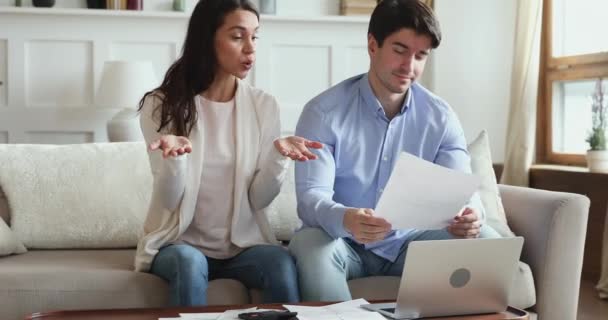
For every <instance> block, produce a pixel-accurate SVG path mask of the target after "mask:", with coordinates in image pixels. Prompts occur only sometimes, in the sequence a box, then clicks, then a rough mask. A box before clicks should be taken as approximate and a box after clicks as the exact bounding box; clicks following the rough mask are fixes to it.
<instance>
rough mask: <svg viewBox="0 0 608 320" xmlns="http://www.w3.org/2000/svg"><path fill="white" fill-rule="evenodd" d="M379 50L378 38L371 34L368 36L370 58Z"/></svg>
mask: <svg viewBox="0 0 608 320" xmlns="http://www.w3.org/2000/svg"><path fill="white" fill-rule="evenodd" d="M377 50H378V41H376V38H374V36H373V35H372V34H371V33H370V34H368V35H367V53H369V55H370V57H371V56H372V55H374V54H375V53H376V51H377Z"/></svg>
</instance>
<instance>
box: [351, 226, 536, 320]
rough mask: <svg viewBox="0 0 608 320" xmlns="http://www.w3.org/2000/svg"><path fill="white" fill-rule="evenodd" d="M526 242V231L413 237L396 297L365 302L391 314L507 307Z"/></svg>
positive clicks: (405, 315) (402, 316) (402, 315)
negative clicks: (477, 236) (474, 236)
mask: <svg viewBox="0 0 608 320" xmlns="http://www.w3.org/2000/svg"><path fill="white" fill-rule="evenodd" d="M523 243H524V239H523V238H522V237H512V238H499V239H466V240H465V239H458V240H432V241H413V242H411V243H410V244H409V247H408V250H407V255H406V259H405V264H404V266H403V274H402V276H401V284H400V286H399V294H398V296H397V302H396V303H378V304H366V305H362V306H361V307H362V308H364V309H367V310H371V311H377V312H379V313H381V314H383V315H385V316H388V317H390V318H393V319H416V318H422V317H441V316H456V315H467V314H483V313H498V312H502V311H505V310H506V309H507V300H508V297H509V291H510V290H511V285H512V283H513V280H514V277H515V272H516V271H517V265H518V262H519V256H520V254H521V249H522V246H523Z"/></svg>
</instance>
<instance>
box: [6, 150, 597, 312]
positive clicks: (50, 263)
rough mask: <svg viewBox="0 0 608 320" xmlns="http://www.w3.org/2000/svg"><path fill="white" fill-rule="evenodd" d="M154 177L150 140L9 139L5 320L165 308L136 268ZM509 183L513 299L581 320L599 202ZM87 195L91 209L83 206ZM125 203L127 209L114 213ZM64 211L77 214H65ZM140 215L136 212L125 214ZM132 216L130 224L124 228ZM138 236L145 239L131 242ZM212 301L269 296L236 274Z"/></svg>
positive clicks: (370, 286) (372, 283) (289, 193)
mask: <svg viewBox="0 0 608 320" xmlns="http://www.w3.org/2000/svg"><path fill="white" fill-rule="evenodd" d="M7 155H10V156H7ZM91 163H94V164H95V165H94V166H93V167H91V166H92V165H91ZM110 169H111V170H110ZM7 170H10V171H7ZM45 177H50V178H48V179H45ZM288 177H289V181H287V182H286V184H285V185H284V188H283V191H282V193H281V194H280V196H279V197H278V198H277V200H276V201H275V203H273V205H272V206H271V208H270V209H269V210H268V215H269V220H270V222H271V225H272V227H273V230H274V231H275V234H276V235H277V238H279V239H281V240H289V238H290V236H291V235H292V234H293V230H294V229H295V228H297V226H298V225H299V220H298V219H297V217H296V213H295V195H294V192H293V177H292V175H291V174H290V175H289V176H288ZM150 183H151V177H150V176H149V165H148V163H147V157H146V155H145V146H144V145H143V143H141V144H139V143H134V144H126V143H125V144H111V145H110V144H99V145H94V146H92V145H88V146H84V145H72V146H18V145H0V190H2V188H3V189H4V193H3V192H1V191H0V216H2V218H3V219H4V220H5V221H6V222H7V223H8V224H9V225H11V224H12V226H11V229H12V232H13V233H15V235H16V237H17V238H19V240H20V241H23V243H24V244H25V246H26V247H27V248H28V252H27V253H23V254H16V255H9V256H4V257H0V319H5V320H14V319H20V318H23V317H24V316H25V315H27V314H30V313H33V312H43V311H50V310H64V309H91V308H96V309H98V308H139V307H161V306H165V305H166V303H167V285H166V283H165V282H164V281H163V280H162V279H160V278H158V277H156V276H154V275H152V274H148V273H137V272H134V271H132V269H133V255H134V246H135V243H136V241H137V236H136V235H137V230H135V231H134V230H131V229H138V228H141V221H142V220H143V216H144V215H145V210H142V208H144V209H145V205H146V203H147V199H148V197H149V189H148V188H147V187H141V186H147V185H149V184H150ZM129 188H131V189H132V190H131V189H129ZM136 188H139V189H136ZM49 189H50V190H49ZM499 189H500V194H501V196H502V199H503V203H504V206H505V209H506V212H507V218H508V222H509V224H510V227H511V228H512V230H513V231H514V232H515V233H516V234H518V235H521V236H524V237H525V244H524V249H523V254H522V261H523V262H525V263H527V265H526V264H523V263H522V264H521V265H520V270H519V272H518V274H517V277H516V279H515V283H514V290H513V292H512V294H511V297H510V303H511V305H514V306H517V307H520V308H528V310H530V311H532V312H536V313H538V315H539V316H540V318H543V319H574V318H575V317H576V308H577V300H578V288H579V278H580V274H581V265H582V255H583V245H584V239H585V230H586V223H587V212H588V206H589V201H588V199H587V198H586V197H584V196H580V195H575V194H567V193H557V192H548V191H541V190H534V189H528V188H518V187H509V186H500V188H499ZM57 190H60V191H57ZM129 190H131V191H129ZM125 192H127V194H128V196H127V197H125V196H124V194H125ZM36 193H38V194H36ZM24 194H25V195H24ZM28 197H29V198H28ZM113 199H116V200H113ZM98 200H99V202H97V201H98ZM75 201H76V202H75ZM77 201H82V203H83V205H82V206H83V208H80V207H79V205H76V206H77V207H78V208H74V206H75V205H74V204H75V203H76V204H77V203H78V202H77ZM92 202H93V203H92ZM130 202H139V206H134V207H133V206H131V203H130ZM91 203H92V204H91ZM85 204H86V205H85ZM89 204H91V205H89ZM93 204H94V205H93ZM120 206H123V207H120ZM99 207H103V210H98V208H99ZM31 208H38V209H37V210H33V209H31ZM28 209H29V211H28ZM32 210H33V211H35V212H32ZM117 210H119V211H120V210H124V211H122V213H121V215H120V216H112V214H113V213H115V211H117ZM142 211H143V212H142ZM62 212H65V215H67V216H69V218H68V219H66V220H62V219H63V218H64V217H62V215H61V214H62ZM74 214H78V215H82V217H78V216H76V217H75V216H74ZM129 214H133V215H134V216H136V219H131V220H129V219H123V218H124V216H126V215H129ZM100 215H108V216H109V218H100ZM104 219H105V220H104ZM39 220H40V221H39ZM0 223H1V221H0ZM123 225H126V226H127V227H128V228H130V229H124V228H123V229H121V228H122V227H123ZM82 230H85V231H86V232H81V231H82ZM133 232H135V233H133ZM127 233H128V234H131V233H133V234H134V236H125V237H124V239H122V238H123V235H124V234H127ZM108 235H109V236H108ZM92 237H93V239H91V238H92ZM118 238H120V239H119V240H120V241H118V240H116V239H118ZM497 254H500V253H497ZM528 265H529V267H530V269H531V273H530V269H529V268H528ZM532 274H533V275H534V280H532ZM398 280H399V279H398V278H396V277H370V278H364V279H357V280H351V281H349V286H350V288H351V292H352V295H353V297H354V298H358V297H363V298H366V299H394V298H395V297H396V293H397V287H398V283H399V281H398ZM208 300H209V303H210V304H242V303H248V302H259V301H260V294H259V292H257V291H255V290H252V291H248V290H247V289H246V288H245V287H244V286H243V285H242V284H240V283H239V282H237V281H234V280H215V281H212V282H211V283H210V287H209V291H208Z"/></svg>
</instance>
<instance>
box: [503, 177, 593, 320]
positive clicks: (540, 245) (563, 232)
mask: <svg viewBox="0 0 608 320" xmlns="http://www.w3.org/2000/svg"><path fill="white" fill-rule="evenodd" d="M499 190H500V195H501V197H502V201H503V205H504V207H505V212H506V215H507V221H508V222H509V226H510V227H511V230H513V232H515V234H517V235H520V236H523V237H524V238H525V241H524V248H523V252H522V261H524V262H526V263H528V264H529V265H530V268H531V269H532V273H533V275H534V282H535V286H536V290H537V291H536V292H537V298H536V301H537V303H536V307H535V309H536V311H537V312H538V315H539V319H576V314H577V307H578V295H579V287H580V278H581V271H582V265H583V252H584V246H585V235H586V233H587V218H588V215H589V204H590V202H589V198H587V197H585V196H583V195H578V194H573V193H564V192H554V191H545V190H538V189H531V188H523V187H514V186H506V185H499Z"/></svg>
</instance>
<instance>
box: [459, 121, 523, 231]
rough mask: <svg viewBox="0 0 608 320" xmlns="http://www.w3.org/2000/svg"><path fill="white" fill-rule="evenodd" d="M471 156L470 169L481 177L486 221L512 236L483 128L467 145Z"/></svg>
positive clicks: (480, 189)
mask: <svg viewBox="0 0 608 320" xmlns="http://www.w3.org/2000/svg"><path fill="white" fill-rule="evenodd" d="M468 149H469V155H470V157H471V169H472V170H473V174H476V175H478V176H479V177H480V178H481V186H480V187H479V194H480V196H481V202H482V203H483V206H484V208H485V210H486V223H487V224H488V225H490V226H491V227H492V228H494V230H496V232H498V233H499V234H500V235H501V236H503V237H513V236H515V234H514V233H513V231H511V229H510V228H509V225H508V224H507V217H506V215H505V209H504V207H503V206H502V199H501V198H500V192H499V191H498V184H497V183H496V175H495V173H494V168H493V167H492V157H491V154H490V143H489V142H488V134H487V132H486V131H485V130H484V131H482V132H480V133H479V136H477V138H475V140H473V142H471V143H470V144H469V146H468Z"/></svg>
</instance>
